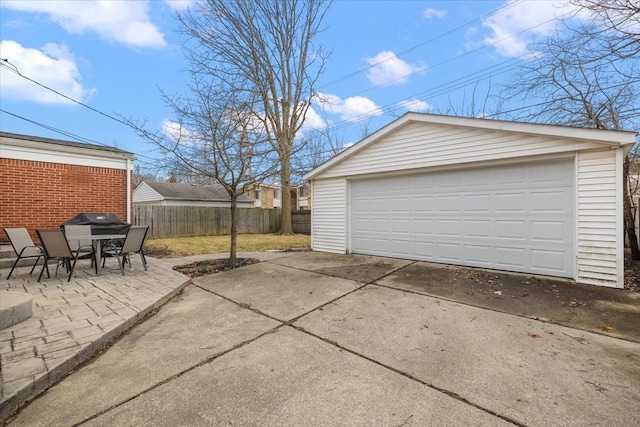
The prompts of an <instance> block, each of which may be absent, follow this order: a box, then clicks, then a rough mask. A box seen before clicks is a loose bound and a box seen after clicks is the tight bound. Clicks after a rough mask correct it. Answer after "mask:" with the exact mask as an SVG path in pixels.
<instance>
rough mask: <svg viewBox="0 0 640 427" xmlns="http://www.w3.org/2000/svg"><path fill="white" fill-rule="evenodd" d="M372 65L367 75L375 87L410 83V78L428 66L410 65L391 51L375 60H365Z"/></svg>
mask: <svg viewBox="0 0 640 427" xmlns="http://www.w3.org/2000/svg"><path fill="white" fill-rule="evenodd" d="M365 60H366V61H367V62H368V63H369V64H371V65H372V67H371V68H370V69H369V72H368V73H367V78H368V79H369V81H370V82H371V83H372V84H374V85H385V86H389V85H394V84H404V83H407V82H408V81H409V76H411V75H412V74H415V73H420V72H423V71H425V70H426V69H427V66H426V65H425V64H422V63H416V64H409V63H408V62H405V61H403V60H402V59H400V58H398V57H397V56H396V54H395V53H393V52H391V51H387V50H385V51H382V52H380V53H378V54H377V55H376V56H374V57H373V58H365Z"/></svg>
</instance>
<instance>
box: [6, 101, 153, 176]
mask: <svg viewBox="0 0 640 427" xmlns="http://www.w3.org/2000/svg"><path fill="white" fill-rule="evenodd" d="M0 112H2V113H5V114H8V115H10V116H13V117H15V118H17V119H20V120H24V121H26V122H28V123H31V124H34V125H36V126H40V127H42V128H44V129H47V130H49V131H52V132H55V133H58V134H60V135H63V136H65V137H67V138H69V139H72V140H74V141H78V142H82V143H86V144H95V145H100V146H103V147H110V145H109V144H105V143H104V142H99V141H96V140H93V139H90V138H85V137H83V136H80V135H77V134H75V133H71V132H68V131H65V130H62V129H59V128H56V127H54V126H51V125H47V124H45V123H42V122H39V121H36V120H33V119H29V118H27V117H24V116H21V115H19V114H16V113H12V112H10V111H7V110H5V109H2V108H0ZM135 154H136V159H138V158H140V157H143V158H146V159H148V161H146V162H145V161H139V163H143V164H154V163H157V161H158V159H156V158H154V157H151V156H146V155H144V154H140V153H135Z"/></svg>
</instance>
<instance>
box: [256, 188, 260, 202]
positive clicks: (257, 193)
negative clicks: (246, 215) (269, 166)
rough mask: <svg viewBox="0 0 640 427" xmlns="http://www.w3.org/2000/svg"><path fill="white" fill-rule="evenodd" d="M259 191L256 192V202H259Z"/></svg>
mask: <svg viewBox="0 0 640 427" xmlns="http://www.w3.org/2000/svg"><path fill="white" fill-rule="evenodd" d="M260 193H261V191H260V190H256V200H260Z"/></svg>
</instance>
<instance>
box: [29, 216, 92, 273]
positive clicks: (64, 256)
mask: <svg viewBox="0 0 640 427" xmlns="http://www.w3.org/2000/svg"><path fill="white" fill-rule="evenodd" d="M36 233H38V237H39V238H40V243H42V249H43V251H44V265H43V266H42V270H41V271H40V275H39V276H38V282H40V281H41V280H42V275H43V274H44V271H45V270H47V277H51V274H50V273H49V260H51V259H57V260H58V263H57V265H56V275H57V274H58V268H59V267H60V263H63V264H64V265H65V267H66V268H67V271H69V277H68V278H67V282H69V281H71V276H72V275H73V270H74V269H75V267H76V262H77V261H78V256H79V255H80V253H81V252H80V251H79V250H78V251H76V252H73V251H72V250H71V248H70V247H69V242H68V241H67V238H66V237H65V235H64V233H63V232H62V230H61V229H59V228H53V229H44V230H36ZM92 254H93V265H94V266H95V268H96V274H97V273H98V264H97V262H96V254H95V252H92ZM72 259H73V263H71V260H72Z"/></svg>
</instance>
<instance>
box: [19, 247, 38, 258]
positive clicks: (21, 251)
mask: <svg viewBox="0 0 640 427" xmlns="http://www.w3.org/2000/svg"><path fill="white" fill-rule="evenodd" d="M30 248H33V249H36V250H37V251H38V253H39V254H40V255H42V254H43V253H44V251H43V250H42V248H41V247H40V246H37V245H29V246H25V247H24V248H22V249H21V250H20V253H19V254H18V257H19V258H22V254H23V253H24V251H26V250H27V249H30Z"/></svg>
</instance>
